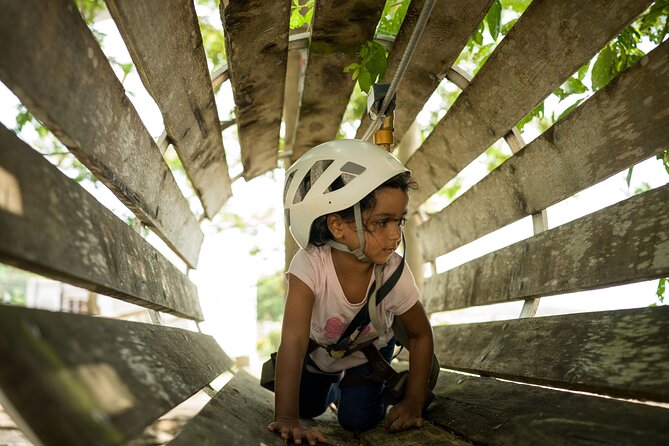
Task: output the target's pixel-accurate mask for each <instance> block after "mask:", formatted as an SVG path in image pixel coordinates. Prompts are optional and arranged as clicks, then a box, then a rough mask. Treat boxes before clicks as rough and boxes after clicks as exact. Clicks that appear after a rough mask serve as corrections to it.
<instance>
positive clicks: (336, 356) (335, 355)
mask: <svg viewBox="0 0 669 446" xmlns="http://www.w3.org/2000/svg"><path fill="white" fill-rule="evenodd" d="M328 353H330V356H331V357H333V358H334V359H341V358H343V357H344V356H346V350H334V349H333V350H329V351H328Z"/></svg>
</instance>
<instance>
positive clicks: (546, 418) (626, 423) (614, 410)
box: [427, 372, 669, 446]
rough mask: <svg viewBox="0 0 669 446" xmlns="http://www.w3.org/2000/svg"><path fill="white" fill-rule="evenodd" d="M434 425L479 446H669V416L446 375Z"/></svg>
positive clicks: (632, 405)
mask: <svg viewBox="0 0 669 446" xmlns="http://www.w3.org/2000/svg"><path fill="white" fill-rule="evenodd" d="M435 391H436V394H437V398H436V401H435V403H433V405H432V407H431V408H430V409H428V415H427V416H428V418H429V419H431V420H433V421H434V422H435V424H439V425H441V426H443V427H444V428H447V429H453V430H454V431H456V432H457V433H459V434H460V435H463V436H464V437H465V438H467V439H469V440H471V441H473V442H474V443H476V444H486V445H487V444H489V445H514V446H515V445H523V444H527V445H534V444H540V445H545V446H553V445H576V444H578V445H594V444H615V445H630V446H636V445H640V444H648V445H661V444H668V443H669V410H667V409H665V408H661V407H654V406H649V405H644V404H636V403H630V402H626V401H619V400H612V399H607V398H599V397H593V396H589V395H581V394H575V393H571V392H563V391H556V390H550V389H544V388H540V387H534V386H528V385H524V384H516V383H510V382H503V381H498V380H496V379H492V378H479V377H473V376H463V375H459V374H455V373H448V372H442V374H441V376H440V378H439V381H438V382H437V387H436V389H435Z"/></svg>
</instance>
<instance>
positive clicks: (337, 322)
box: [325, 316, 370, 340]
mask: <svg viewBox="0 0 669 446" xmlns="http://www.w3.org/2000/svg"><path fill="white" fill-rule="evenodd" d="M346 327H348V324H347V323H345V322H344V321H342V320H341V319H339V317H338V316H332V317H331V318H330V319H328V320H327V322H326V323H325V338H326V339H332V340H337V339H339V338H340V337H341V335H342V334H343V333H344V331H346ZM369 330H370V326H369V325H367V326H366V327H365V328H364V329H363V330H362V333H360V336H361V337H364V336H365V335H366V334H367V332H368V331H369Z"/></svg>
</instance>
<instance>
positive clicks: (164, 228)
mask: <svg viewBox="0 0 669 446" xmlns="http://www.w3.org/2000/svg"><path fill="white" fill-rule="evenodd" d="M0 8H1V9H2V11H3V13H2V14H1V15H0V41H2V42H3V44H2V45H0V79H1V80H2V82H3V83H5V84H6V85H7V86H8V87H9V88H10V89H11V90H12V91H13V92H14V94H16V95H17V96H18V97H19V99H20V100H21V102H23V103H24V104H25V105H26V106H27V107H28V109H29V110H30V112H31V113H33V114H34V115H35V116H36V117H37V118H38V119H39V120H40V121H42V122H43V123H44V125H46V126H47V127H48V128H49V129H50V130H51V131H52V132H53V133H54V134H55V135H56V136H57V137H58V138H59V139H60V141H61V142H62V143H63V144H65V145H66V146H67V147H68V149H70V151H72V153H74V154H75V155H76V156H77V158H79V160H80V161H81V162H82V163H83V164H84V165H86V167H88V168H89V169H90V170H91V171H92V172H93V174H95V176H96V177H98V178H99V179H100V180H101V181H102V182H103V183H104V184H105V185H106V186H107V187H109V188H110V189H111V190H112V192H114V194H115V195H116V196H117V197H118V198H119V199H120V200H121V201H122V202H123V203H124V204H125V205H126V206H128V207H129V208H130V209H131V210H132V211H133V212H134V213H135V214H136V215H137V216H138V217H139V218H140V219H141V220H142V221H143V222H144V223H146V224H147V225H148V226H150V227H151V228H152V229H153V230H154V231H155V232H156V233H157V234H158V235H159V236H160V237H161V238H162V239H163V240H164V241H165V243H167V244H168V245H169V246H170V247H171V248H172V249H174V250H175V252H176V253H177V254H178V255H179V256H181V257H182V258H183V259H184V261H185V262H186V263H188V264H189V265H190V266H192V267H194V266H195V265H196V264H197V257H198V253H199V251H200V245H201V244H202V239H203V237H204V235H203V234H202V231H201V230H200V228H199V226H198V224H197V221H196V219H195V217H194V216H193V214H192V213H191V211H190V209H189V207H188V203H187V202H186V199H185V198H184V197H183V195H182V194H181V192H180V191H179V188H178V186H177V184H176V181H174V177H173V176H172V173H171V172H170V170H169V168H168V167H167V165H166V164H165V162H164V160H163V158H162V156H161V155H160V151H159V150H158V147H157V146H156V144H155V142H154V141H153V138H152V137H151V135H150V134H149V132H148V131H147V130H146V128H145V127H144V125H143V124H142V121H141V119H140V117H139V115H138V114H137V111H136V110H135V108H134V107H133V105H132V103H131V102H130V100H129V99H128V97H127V96H126V94H125V91H124V89H123V85H121V83H120V82H119V81H118V79H117V78H116V75H115V74H114V71H113V70H112V68H111V66H110V65H109V63H108V61H107V58H106V57H105V55H104V53H103V52H102V50H101V49H100V46H99V45H98V43H97V42H96V40H95V38H94V37H93V34H92V33H91V31H90V30H89V29H88V27H87V26H86V23H84V20H83V19H82V18H81V15H80V14H79V11H78V10H77V8H76V5H75V4H74V3H72V2H71V1H68V0H54V1H49V2H46V3H45V2H42V1H38V0H26V1H24V2H14V1H8V0H2V1H0ZM45 70H47V71H48V72H49V75H48V76H44V74H43V73H44V71H45Z"/></svg>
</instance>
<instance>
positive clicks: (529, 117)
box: [518, 102, 544, 131]
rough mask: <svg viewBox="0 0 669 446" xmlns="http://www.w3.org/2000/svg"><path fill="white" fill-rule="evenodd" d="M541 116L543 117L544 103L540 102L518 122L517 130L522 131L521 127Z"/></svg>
mask: <svg viewBox="0 0 669 446" xmlns="http://www.w3.org/2000/svg"><path fill="white" fill-rule="evenodd" d="M543 115H544V103H543V102H542V103H541V104H539V105H537V106H536V107H534V110H532V111H531V112H529V113H528V114H527V115H525V117H524V118H523V119H521V120H520V122H519V123H518V130H521V131H522V130H523V127H525V125H526V124H527V123H529V122H530V121H532V119H534V118H535V117H536V118H539V117H541V116H543Z"/></svg>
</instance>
